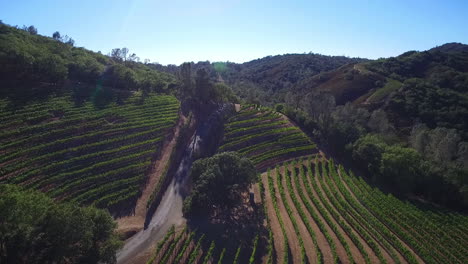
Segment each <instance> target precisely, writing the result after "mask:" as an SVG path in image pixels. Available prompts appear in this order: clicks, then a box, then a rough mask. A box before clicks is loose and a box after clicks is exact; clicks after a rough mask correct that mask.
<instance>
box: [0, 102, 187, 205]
mask: <svg viewBox="0 0 468 264" xmlns="http://www.w3.org/2000/svg"><path fill="white" fill-rule="evenodd" d="M0 107H1V113H2V114H1V115H0V120H1V125H0V127H1V131H2V133H0V150H1V152H2V156H1V158H0V163H2V166H1V168H0V182H3V183H5V182H6V183H15V184H22V185H24V186H25V187H27V188H34V189H39V190H42V191H44V192H46V193H47V194H49V195H50V196H52V197H55V198H57V199H59V200H71V201H76V202H78V203H80V204H95V205H96V206H98V207H103V208H109V209H116V210H115V211H119V209H122V206H123V205H126V207H128V208H132V205H133V204H134V202H135V201H136V199H137V198H138V196H139V194H140V188H141V186H142V184H144V183H145V180H146V175H147V172H148V169H149V167H150V164H151V161H152V160H153V159H154V158H155V157H156V156H157V155H158V153H159V152H158V151H159V148H160V146H161V143H162V141H163V140H164V138H165V137H166V134H167V133H168V132H169V130H170V129H171V128H172V127H173V126H174V125H175V123H176V121H177V118H178V112H177V111H178V109H179V102H178V101H177V100H176V99H175V98H174V97H172V96H166V95H155V94H150V95H147V96H142V95H138V94H135V95H133V96H130V97H129V98H128V99H125V101H122V102H121V104H117V103H115V102H111V103H109V104H108V105H106V106H105V107H96V106H95V104H93V102H92V101H86V102H84V103H83V104H82V105H81V106H75V104H74V103H73V101H72V97H71V96H51V97H49V98H47V99H45V100H40V101H35V102H32V103H29V104H27V105H25V106H24V107H22V108H19V109H14V108H11V107H10V101H9V100H2V101H0ZM128 208H127V209H126V210H129V209H128Z"/></svg>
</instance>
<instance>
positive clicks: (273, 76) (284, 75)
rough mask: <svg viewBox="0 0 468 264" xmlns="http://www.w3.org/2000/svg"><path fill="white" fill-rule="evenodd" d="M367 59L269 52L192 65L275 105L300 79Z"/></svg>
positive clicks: (172, 67)
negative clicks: (240, 60)
mask: <svg viewBox="0 0 468 264" xmlns="http://www.w3.org/2000/svg"><path fill="white" fill-rule="evenodd" d="M364 61H367V60H366V59H361V58H348V57H345V56H326V55H321V54H316V53H307V54H306V53H304V54H284V55H276V56H267V57H264V58H260V59H256V60H252V61H249V62H245V63H232V62H213V63H211V62H209V61H201V62H197V63H193V62H192V63H191V64H192V69H194V70H198V69H201V68H204V69H207V70H208V71H209V72H210V77H211V78H212V80H215V81H220V82H224V83H226V84H228V85H229V86H231V87H232V89H233V90H234V91H235V92H236V94H237V95H238V96H239V97H240V98H241V99H246V100H248V101H249V102H251V103H258V104H260V103H261V104H263V105H272V104H274V103H277V102H281V101H282V100H283V99H284V97H285V94H286V93H288V92H290V91H291V89H292V88H293V87H294V86H295V85H296V84H297V83H299V82H300V81H302V80H304V79H307V78H310V77H312V76H316V75H318V74H319V73H323V72H328V71H332V70H335V69H337V68H339V67H341V66H343V65H347V64H350V63H357V62H364ZM150 66H151V67H152V68H154V69H157V70H160V71H164V72H166V73H170V74H174V75H177V74H178V72H179V70H180V69H179V68H180V67H179V66H176V65H167V66H163V65H160V64H151V65H150Z"/></svg>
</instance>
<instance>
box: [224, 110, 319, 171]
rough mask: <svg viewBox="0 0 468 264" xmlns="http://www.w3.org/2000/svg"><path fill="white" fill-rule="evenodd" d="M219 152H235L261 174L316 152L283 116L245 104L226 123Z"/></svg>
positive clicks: (307, 140) (299, 131) (313, 145)
mask: <svg viewBox="0 0 468 264" xmlns="http://www.w3.org/2000/svg"><path fill="white" fill-rule="evenodd" d="M218 151H219V152H222V151H237V152H239V153H240V154H242V155H245V156H246V157H248V158H250V159H251V160H252V162H253V163H254V164H255V165H256V168H257V169H258V170H259V171H262V170H265V169H266V168H268V167H271V166H273V165H274V164H277V163H280V162H282V161H284V160H287V159H291V158H294V157H297V156H301V155H306V154H311V153H314V152H316V151H317V150H316V146H315V144H314V143H312V142H311V141H310V139H308V138H307V136H306V135H305V134H304V133H303V132H302V131H301V130H300V129H299V128H298V127H297V126H295V125H293V124H292V123H291V121H290V120H289V119H287V118H286V117H285V116H283V115H282V114H280V113H277V112H275V111H272V110H271V109H268V108H262V107H258V106H255V105H253V106H250V105H246V106H243V107H242V108H241V109H239V112H238V113H237V114H235V115H234V116H233V117H231V118H230V119H229V120H228V121H227V123H226V125H225V128H224V139H223V142H222V143H221V146H220V147H219V149H218Z"/></svg>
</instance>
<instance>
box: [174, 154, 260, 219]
mask: <svg viewBox="0 0 468 264" xmlns="http://www.w3.org/2000/svg"><path fill="white" fill-rule="evenodd" d="M255 175H256V172H255V168H254V166H253V165H252V163H251V162H250V160H248V159H246V158H243V157H241V156H240V155H239V154H238V153H236V152H223V153H220V154H216V155H214V156H212V157H210V158H205V159H200V160H197V161H195V162H194V163H193V165H192V168H191V171H190V177H191V179H192V182H193V187H192V191H191V193H190V195H189V196H187V197H186V198H185V200H184V208H183V209H184V214H185V215H200V214H202V213H208V215H209V214H210V212H211V210H213V209H215V208H217V207H221V208H226V207H227V208H229V207H230V206H232V205H234V204H235V203H237V202H238V201H239V200H240V198H239V196H240V194H241V192H243V191H245V190H246V189H247V187H248V186H249V185H250V183H251V182H252V181H254V180H255Z"/></svg>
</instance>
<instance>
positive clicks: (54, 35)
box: [52, 31, 62, 41]
mask: <svg viewBox="0 0 468 264" xmlns="http://www.w3.org/2000/svg"><path fill="white" fill-rule="evenodd" d="M52 38H53V39H55V40H57V41H61V39H62V37H61V36H60V32H58V31H55V32H54V34H52Z"/></svg>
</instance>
